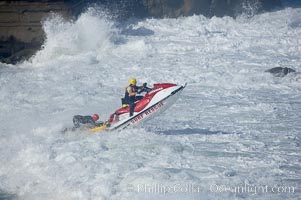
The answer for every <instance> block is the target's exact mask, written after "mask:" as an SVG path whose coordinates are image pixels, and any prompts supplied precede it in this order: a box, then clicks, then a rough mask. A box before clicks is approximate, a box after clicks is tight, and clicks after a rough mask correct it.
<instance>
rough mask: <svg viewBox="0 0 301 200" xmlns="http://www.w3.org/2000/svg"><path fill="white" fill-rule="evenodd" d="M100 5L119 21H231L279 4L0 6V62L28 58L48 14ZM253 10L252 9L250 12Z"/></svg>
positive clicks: (59, 2)
mask: <svg viewBox="0 0 301 200" xmlns="http://www.w3.org/2000/svg"><path fill="white" fill-rule="evenodd" d="M95 3H96V4H100V5H102V6H104V7H106V8H108V9H110V10H112V11H116V10H118V11H119V17H120V18H122V19H126V18H128V17H130V16H135V17H138V18H140V17H141V18H143V17H158V18H161V17H179V16H189V15H193V14H202V15H204V16H207V17H212V16H219V17H221V16H225V15H228V16H232V17H235V16H237V15H238V14H240V13H241V12H248V10H246V9H248V7H250V6H251V7H252V6H253V7H254V8H255V9H256V10H257V11H263V10H271V9H275V8H279V7H281V1H280V0H245V1H241V0H140V1H137V0H116V1H110V0H77V1H76V0H43V1H35V0H29V1H1V2H0V62H3V63H10V64H15V63H17V62H20V61H23V60H26V59H28V58H30V57H31V56H32V55H34V53H35V52H36V51H37V50H39V49H40V48H41V46H42V44H43V42H44V38H45V37H44V32H43V30H42V21H43V20H44V19H46V18H47V16H49V15H50V14H51V13H59V14H60V15H62V16H63V17H65V18H67V19H68V18H69V19H70V18H73V17H76V16H77V15H78V14H79V13H80V12H81V11H82V9H85V8H86V7H88V6H89V5H91V4H95ZM252 9H253V8H252Z"/></svg>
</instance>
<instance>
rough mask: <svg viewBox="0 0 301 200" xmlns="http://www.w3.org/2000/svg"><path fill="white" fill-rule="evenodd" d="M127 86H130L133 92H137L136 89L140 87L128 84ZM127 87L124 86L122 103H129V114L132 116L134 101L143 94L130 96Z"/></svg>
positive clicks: (139, 98)
mask: <svg viewBox="0 0 301 200" xmlns="http://www.w3.org/2000/svg"><path fill="white" fill-rule="evenodd" d="M128 87H132V88H133V89H134V91H135V92H138V90H139V89H141V88H140V87H137V86H135V85H130V86H128ZM128 87H127V88H128ZM127 88H126V90H125V94H124V103H126V104H129V105H130V116H133V113H134V108H135V102H136V101H138V100H141V99H142V98H143V96H136V95H135V96H130V95H129V92H128V90H127Z"/></svg>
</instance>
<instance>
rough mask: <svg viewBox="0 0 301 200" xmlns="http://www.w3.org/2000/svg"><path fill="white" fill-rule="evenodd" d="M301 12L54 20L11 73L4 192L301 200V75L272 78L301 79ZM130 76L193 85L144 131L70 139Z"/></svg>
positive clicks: (0, 168)
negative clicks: (274, 71)
mask: <svg viewBox="0 0 301 200" xmlns="http://www.w3.org/2000/svg"><path fill="white" fill-rule="evenodd" d="M300 11H301V10H300V9H298V8H294V9H293V8H287V9H285V10H281V11H277V12H272V13H265V14H261V15H255V16H254V17H252V18H248V17H247V18H246V17H239V18H237V19H232V18H229V17H224V18H216V17H213V18H211V19H209V18H206V17H203V16H197V15H195V16H191V17H181V18H178V19H145V20H134V19H131V20H128V21H127V22H124V23H122V24H120V23H118V22H115V21H113V20H111V18H110V17H109V16H108V15H106V14H104V13H103V12H101V11H98V10H97V9H89V10H88V11H87V12H85V13H83V14H81V16H79V18H78V19H77V20H74V21H63V20H62V19H61V18H60V17H58V16H53V17H52V18H50V19H49V20H47V21H45V23H44V30H45V33H46V37H47V39H46V42H45V44H44V46H43V48H42V49H41V50H40V51H39V52H38V53H37V54H36V55H35V56H34V57H33V58H32V59H31V60H30V61H28V62H24V63H22V64H19V65H16V66H14V65H4V64H1V66H0V113H1V114H0V122H1V123H0V130H1V131H0V144H1V145H0V163H1V165H0V190H1V191H5V194H12V195H13V197H14V198H16V199H28V200H32V199H64V200H66V199H145V198H148V199H200V198H201V199H234V198H235V199H254V198H255V199H284V198H287V199H298V198H299V196H300V195H299V193H298V192H300V191H298V190H297V189H296V187H297V186H298V185H300V183H301V179H300V178H301V177H300V174H301V171H300V158H301V154H300V145H301V141H300V123H301V121H300V113H301V107H300V103H301V100H300V99H301V96H300V90H301V84H300V82H301V76H300V74H298V73H296V74H289V75H287V76H285V77H284V78H275V77H273V76H271V75H270V74H268V73H264V71H265V70H267V69H270V68H272V67H291V68H293V69H295V70H296V71H297V72H298V71H299V72H300V71H301V49H300V47H301V45H300V44H301V38H300V35H301V28H300V24H301V21H300V13H301V12H300ZM131 77H136V78H137V79H138V82H139V83H143V82H148V83H149V84H153V83H157V82H173V83H185V82H187V83H188V86H187V88H186V89H185V91H184V92H183V93H182V97H181V98H180V99H179V100H178V101H177V103H176V104H175V105H174V106H173V107H171V108H170V109H169V110H167V111H166V112H165V113H164V114H162V115H161V116H160V117H158V118H155V119H153V120H152V121H149V122H148V123H147V124H145V125H144V126H143V127H141V128H140V129H129V130H125V131H123V132H112V133H97V134H90V133H88V132H84V131H82V132H81V131H79V132H76V133H66V134H62V133H61V131H60V130H61V129H62V128H63V127H66V126H72V122H71V119H72V116H73V115H75V114H83V115H88V114H92V113H99V115H100V118H101V119H107V118H108V116H109V114H111V113H112V112H113V111H114V110H115V109H117V108H118V107H120V98H121V97H122V95H123V92H124V87H125V86H126V85H127V83H128V80H129V78H131ZM239 188H240V189H239ZM243 188H245V189H243ZM265 188H266V189H265ZM285 188H286V189H285ZM272 189H273V190H272ZM293 189H294V190H293Z"/></svg>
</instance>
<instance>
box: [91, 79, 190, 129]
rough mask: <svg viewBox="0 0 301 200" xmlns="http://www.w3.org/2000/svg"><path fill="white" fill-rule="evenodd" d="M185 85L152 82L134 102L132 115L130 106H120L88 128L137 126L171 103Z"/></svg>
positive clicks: (162, 110)
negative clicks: (97, 125)
mask: <svg viewBox="0 0 301 200" xmlns="http://www.w3.org/2000/svg"><path fill="white" fill-rule="evenodd" d="M186 85H187V84H185V85H184V86H182V85H177V84H173V83H157V84H154V85H153V87H152V88H148V90H147V92H146V94H145V95H144V97H143V98H142V99H141V100H139V101H137V102H136V103H135V108H134V113H133V115H132V116H130V114H129V113H130V106H126V107H122V108H119V109H117V110H116V111H115V112H114V113H113V114H111V115H110V118H109V119H108V121H107V122H106V123H105V124H104V125H103V126H99V127H94V128H90V129H89V130H90V131H92V132H97V131H102V130H107V131H112V130H122V129H125V128H129V127H137V126H139V125H140V124H141V123H143V122H145V121H147V120H149V119H151V118H153V117H155V116H157V115H158V114H160V113H162V112H164V111H165V110H166V109H167V108H169V107H170V106H171V105H173V104H174V103H175V101H176V100H177V99H178V98H179V96H180V93H181V92H182V91H183V89H184V88H185V87H186Z"/></svg>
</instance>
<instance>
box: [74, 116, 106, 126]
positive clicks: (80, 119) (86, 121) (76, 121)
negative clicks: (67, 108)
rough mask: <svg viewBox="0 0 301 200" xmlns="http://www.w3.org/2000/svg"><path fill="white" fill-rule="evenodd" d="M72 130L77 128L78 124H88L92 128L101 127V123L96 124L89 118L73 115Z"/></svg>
mask: <svg viewBox="0 0 301 200" xmlns="http://www.w3.org/2000/svg"><path fill="white" fill-rule="evenodd" d="M73 124H74V128H79V127H80V124H89V125H91V126H92V127H95V126H101V125H103V123H96V122H95V121H94V119H93V118H92V117H91V116H81V115H75V116H74V117H73Z"/></svg>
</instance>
